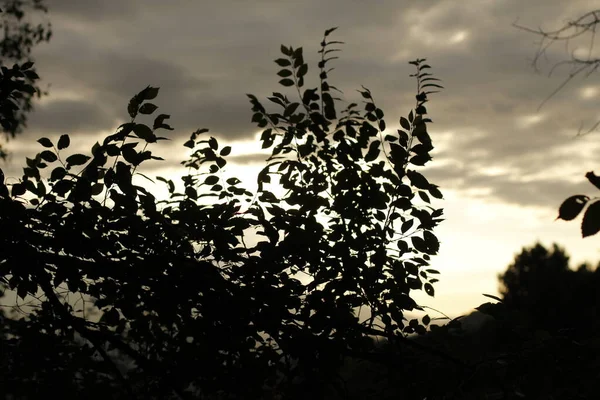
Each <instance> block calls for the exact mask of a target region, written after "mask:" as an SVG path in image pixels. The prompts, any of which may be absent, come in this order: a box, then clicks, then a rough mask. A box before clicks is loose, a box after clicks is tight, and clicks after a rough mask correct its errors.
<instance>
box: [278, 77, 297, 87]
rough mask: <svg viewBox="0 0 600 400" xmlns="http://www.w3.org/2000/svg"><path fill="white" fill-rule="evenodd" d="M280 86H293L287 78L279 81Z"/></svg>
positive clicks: (291, 81)
mask: <svg viewBox="0 0 600 400" xmlns="http://www.w3.org/2000/svg"><path fill="white" fill-rule="evenodd" d="M279 83H280V84H282V85H283V86H288V87H289V86H294V81H293V80H291V79H288V78H285V79H282V80H280V81H279Z"/></svg>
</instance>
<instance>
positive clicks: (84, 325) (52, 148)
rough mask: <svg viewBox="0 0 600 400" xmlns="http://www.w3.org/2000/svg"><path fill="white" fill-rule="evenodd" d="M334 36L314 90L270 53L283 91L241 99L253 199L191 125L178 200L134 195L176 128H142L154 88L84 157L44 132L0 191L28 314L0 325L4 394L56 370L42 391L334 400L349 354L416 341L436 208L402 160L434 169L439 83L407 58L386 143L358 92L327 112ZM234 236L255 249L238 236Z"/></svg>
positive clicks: (302, 71) (302, 74) (433, 192)
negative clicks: (256, 156) (412, 314)
mask: <svg viewBox="0 0 600 400" xmlns="http://www.w3.org/2000/svg"><path fill="white" fill-rule="evenodd" d="M333 31H334V29H329V30H327V31H326V32H325V36H324V38H323V41H322V43H321V48H320V50H319V53H320V54H321V61H320V62H319V64H318V67H317V70H318V86H317V87H316V88H313V87H310V88H305V82H304V80H305V78H306V77H307V73H308V65H307V64H306V63H305V62H304V59H303V50H302V48H296V49H294V48H292V47H285V46H282V47H281V52H282V57H281V58H279V59H277V60H275V62H276V63H277V65H278V66H279V67H280V68H281V69H280V70H279V72H278V76H279V77H280V80H279V83H280V84H281V85H282V86H284V87H286V88H290V89H291V94H289V95H288V94H283V93H279V92H275V93H273V95H272V96H271V97H269V98H268V100H269V102H270V103H272V104H273V105H274V106H275V107H276V110H277V111H274V112H271V111H267V109H266V107H265V106H263V104H262V103H261V102H260V101H259V100H258V98H256V97H255V96H253V95H248V97H249V99H250V103H251V106H252V110H253V112H254V115H253V118H252V121H253V122H255V123H256V124H257V125H258V126H259V127H260V128H262V129H263V133H262V135H261V141H262V147H263V148H269V149H272V154H271V156H270V157H269V158H268V160H267V166H266V167H265V168H264V169H263V170H262V171H261V172H260V173H259V174H258V177H257V182H258V191H257V193H255V194H254V193H251V192H249V191H248V190H246V189H244V188H243V187H242V185H241V182H240V180H239V179H237V178H235V177H228V176H227V175H226V173H227V170H226V168H225V167H226V165H227V159H226V157H227V155H228V154H229V153H230V152H231V147H229V146H221V145H220V144H219V143H218V141H217V139H216V138H214V137H208V136H207V135H208V134H207V130H206V129H200V130H197V131H195V132H193V133H192V134H191V136H190V139H189V141H187V142H186V143H185V146H187V147H189V148H190V149H192V154H191V157H190V159H188V160H186V161H184V162H182V164H183V166H184V167H186V168H187V169H188V174H187V175H186V176H184V177H183V190H181V191H179V189H178V187H177V185H175V183H174V182H172V181H170V180H168V179H165V178H161V177H157V178H156V179H157V180H159V181H161V182H162V183H164V184H166V185H167V187H168V190H169V193H170V198H169V199H168V200H166V201H156V199H155V197H154V196H153V195H152V193H151V192H150V191H148V190H147V189H145V188H144V187H141V186H138V185H136V184H135V183H134V181H133V179H134V176H136V175H139V176H141V177H144V178H146V179H148V180H150V181H152V182H154V181H153V180H152V179H150V178H148V177H146V176H145V175H143V174H142V173H141V172H139V169H140V168H141V167H140V166H141V165H142V164H143V163H144V162H146V161H148V160H162V159H161V158H160V157H157V156H155V155H154V153H153V152H151V151H150V150H149V146H151V145H152V144H154V143H156V142H158V141H161V140H168V138H166V137H161V136H159V134H160V133H159V132H165V131H168V130H171V129H172V128H171V127H170V126H169V125H168V124H167V123H166V120H167V119H168V118H169V115H167V114H159V115H158V116H156V117H155V118H154V120H153V122H152V123H151V124H147V123H145V122H144V120H145V119H146V118H148V117H149V116H150V115H153V114H155V112H156V110H157V108H158V106H157V105H155V104H154V103H153V102H152V101H153V100H155V99H156V97H157V95H158V93H159V89H158V88H154V87H150V86H149V87H147V88H146V89H144V90H142V91H141V92H139V93H138V94H137V95H135V96H134V97H133V98H132V99H131V101H130V102H129V104H128V106H127V112H128V114H129V116H130V118H131V120H130V122H127V123H124V124H123V125H121V126H120V127H119V128H118V129H117V131H116V132H115V133H114V134H112V135H109V136H108V137H106V138H105V139H104V141H103V142H102V143H96V144H95V145H94V146H93V147H92V150H91V155H85V154H68V153H67V152H68V149H69V146H70V143H71V139H70V137H69V136H68V135H63V136H61V137H60V138H59V139H58V141H56V142H54V141H52V140H50V139H49V138H41V139H39V140H38V142H39V144H40V145H41V146H42V148H43V149H42V150H41V151H40V152H39V153H38V154H37V155H36V156H35V157H33V158H28V159H27V166H26V167H25V168H24V169H23V172H24V174H23V177H22V178H21V179H20V181H18V182H15V183H8V182H7V181H5V180H4V179H2V181H1V182H0V221H1V223H2V227H3V229H2V233H1V236H0V243H2V248H3V249H6V250H3V251H2V252H0V277H1V279H2V281H3V282H4V283H5V284H6V286H7V287H8V288H10V289H11V290H14V291H16V293H17V295H18V296H19V297H20V298H21V299H23V300H27V301H29V302H32V303H33V304H32V306H34V307H35V308H34V310H33V311H32V312H31V313H29V315H28V316H27V317H26V318H24V319H21V320H19V321H16V322H14V323H12V322H11V323H9V324H8V325H7V326H5V328H4V329H5V330H6V332H5V341H4V343H3V346H4V347H5V351H4V352H3V354H5V355H7V357H10V359H11V360H13V361H10V365H11V367H10V368H9V369H8V370H9V373H7V374H4V375H5V377H4V379H5V381H4V382H3V386H4V387H5V388H6V390H5V392H6V393H11V394H14V395H15V396H21V397H22V398H35V397H36V396H38V392H37V391H38V390H43V388H44V386H43V385H41V386H39V385H31V384H30V382H31V380H34V381H35V382H47V383H48V384H51V383H52V382H57V379H59V378H57V376H60V377H62V379H67V378H65V377H68V379H72V377H75V380H74V382H73V383H72V384H70V385H65V386H64V390H65V392H64V393H57V392H56V389H53V390H52V392H53V393H54V394H55V395H57V396H60V395H65V396H68V397H86V398H90V397H89V396H90V395H92V396H94V395H98V396H105V393H106V391H110V392H111V393H112V394H111V398H119V396H121V397H125V398H133V397H138V398H160V399H164V398H170V397H171V396H174V397H178V398H196V397H198V396H200V397H202V398H214V397H218V398H261V397H264V398H270V397H272V396H273V395H274V394H273V391H276V392H278V393H281V394H283V395H285V396H286V398H294V397H296V398H307V397H308V396H313V395H314V396H319V395H320V394H322V393H324V392H325V391H326V390H327V388H329V389H331V388H335V386H336V385H335V382H336V381H335V375H336V373H337V371H338V369H339V367H340V366H341V365H342V361H343V359H344V357H346V356H351V357H358V358H361V357H362V358H369V357H370V355H371V354H373V345H372V340H371V339H370V337H371V336H381V337H386V338H388V340H389V341H390V342H393V343H395V345H396V346H398V347H399V348H401V347H403V344H410V343H411V341H409V340H408V339H406V337H405V336H406V335H407V334H410V333H414V332H418V333H424V332H425V331H426V326H427V325H428V324H429V322H430V317H429V316H427V315H424V316H423V317H422V318H421V319H419V320H417V319H412V320H410V321H407V320H406V318H405V312H406V311H413V310H419V309H420V307H419V306H418V305H417V303H416V302H415V301H414V300H413V298H412V297H411V293H412V291H414V290H425V291H426V292H427V293H428V294H429V295H431V296H433V295H434V288H433V284H434V283H435V282H436V281H437V279H436V278H435V276H436V274H438V272H437V271H435V270H432V269H430V268H429V267H428V264H429V260H430V257H431V256H432V255H434V254H436V253H437V251H438V248H439V242H438V240H437V238H436V237H435V235H434V234H433V230H434V228H435V227H436V226H437V224H438V223H439V222H440V221H441V216H442V210H441V209H436V208H433V207H432V206H431V205H429V203H430V196H433V197H435V198H441V197H442V195H441V193H440V191H439V189H438V187H437V186H435V185H433V184H432V183H430V182H429V181H428V180H427V179H426V178H425V177H424V176H423V175H421V173H419V172H418V171H417V169H415V166H416V167H420V166H423V165H425V164H426V163H427V162H429V161H430V160H431V156H430V154H429V153H430V151H431V150H432V149H433V146H432V142H431V138H430V136H429V134H428V133H427V123H428V122H430V120H429V119H428V118H427V117H426V114H427V110H426V107H425V104H426V103H427V101H428V95H429V94H431V93H432V92H433V91H434V90H435V89H437V88H441V86H440V85H439V84H438V83H437V81H438V80H437V79H436V78H434V77H433V76H432V75H431V73H430V72H429V71H430V68H431V67H430V66H429V65H427V64H425V60H423V59H419V60H416V61H414V62H411V64H413V66H414V67H415V70H416V72H415V74H414V75H412V76H413V77H414V78H415V79H416V81H417V95H416V104H415V108H414V109H413V110H411V111H410V112H409V113H408V115H407V116H406V117H401V118H400V129H398V130H397V131H396V132H393V133H390V132H389V131H387V124H386V121H385V118H384V113H383V111H382V110H381V109H380V108H378V107H377V105H376V103H375V100H374V97H373V95H372V94H371V92H370V91H369V90H368V89H366V88H364V87H363V88H362V89H361V90H359V93H360V96H361V97H362V100H363V101H362V104H361V105H360V106H359V105H358V104H356V103H350V104H348V105H347V106H346V107H345V108H344V109H342V110H341V111H339V109H338V107H339V104H340V103H341V100H340V99H339V98H338V97H336V93H338V94H339V93H341V92H340V90H338V89H337V88H336V87H334V86H333V85H331V84H330V81H329V74H330V71H331V68H330V63H331V61H332V60H333V59H335V58H336V57H332V53H333V52H334V51H336V50H338V49H337V48H336V45H339V44H340V43H341V42H338V41H332V40H330V38H329V36H330V34H331V33H332V32H333ZM26 66H27V65H21V66H20V67H19V68H20V69H21V70H23V69H26V68H25V67H26ZM17 70H18V68H17ZM4 117H5V118H10V117H11V116H10V115H4ZM45 171H49V173H48V174H46V175H44V172H45ZM277 190H279V192H281V194H279V192H277ZM249 233H256V234H257V235H259V237H261V238H262V239H260V240H259V241H258V242H257V243H255V244H249V243H246V238H247V235H248V234H249ZM367 310H368V311H367ZM94 312H95V313H96V314H94ZM365 314H367V316H365ZM98 315H100V317H99V318H98ZM33 332H37V333H39V334H33ZM33 342H35V343H38V345H37V346H36V351H35V352H33V353H32V352H24V351H23V348H27V346H30V345H31V343H33ZM40 343H41V344H42V345H39V344H40ZM111 351H113V353H111ZM114 351H116V352H117V353H118V356H117V357H115V353H114ZM98 356H99V357H98ZM118 359H120V361H118ZM5 362H7V361H6V360H5ZM124 365H129V367H127V368H125V367H124ZM44 366H45V368H44ZM24 376H25V377H27V376H30V377H31V378H30V379H23V378H24ZM90 381H93V382H94V383H93V386H91V387H90V386H89V385H88V383H89V382H90ZM232 382H235V385H232ZM98 387H101V388H103V390H99V391H96V388H98ZM45 393H47V391H45Z"/></svg>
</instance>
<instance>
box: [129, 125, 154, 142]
mask: <svg viewBox="0 0 600 400" xmlns="http://www.w3.org/2000/svg"><path fill="white" fill-rule="evenodd" d="M133 132H134V133H135V135H136V136H137V137H139V138H140V139H143V140H145V141H146V142H148V143H156V135H154V133H153V132H152V129H150V127H149V126H147V125H144V124H135V126H134V127H133Z"/></svg>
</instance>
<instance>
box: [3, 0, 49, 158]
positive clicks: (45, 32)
mask: <svg viewBox="0 0 600 400" xmlns="http://www.w3.org/2000/svg"><path fill="white" fill-rule="evenodd" d="M31 13H34V14H36V13H42V14H46V13H48V7H46V5H45V1H44V0H3V1H0V30H2V32H3V34H4V35H3V37H2V39H1V40H0V66H1V67H2V73H1V74H0V102H1V103H0V107H1V108H2V110H1V115H2V118H1V119H0V125H1V126H2V129H3V130H4V133H5V134H6V138H7V139H8V138H11V137H15V136H16V135H17V134H19V133H22V132H23V129H24V128H25V127H26V125H27V115H28V114H29V113H30V112H31V111H32V110H33V103H32V100H33V98H34V97H35V96H37V97H40V96H42V95H43V94H47V93H46V92H44V91H42V90H41V89H40V87H39V86H37V85H34V82H35V81H36V80H37V79H38V75H37V71H36V69H35V68H34V67H33V62H32V61H33V60H32V58H31V50H32V49H33V47H34V46H36V45H38V44H40V43H42V42H48V41H49V40H50V38H51V37H52V30H51V25H50V23H49V22H44V23H37V24H35V23H33V22H32V19H31V18H28V16H30V15H31ZM14 63H17V64H22V68H21V71H22V72H23V74H22V75H16V76H15V74H14V73H13V71H14V70H15V66H13V67H12V69H10V68H9V66H10V64H14ZM25 65H29V67H28V68H23V67H24V66H25ZM13 78H21V79H22V80H25V81H26V83H27V86H26V87H19V88H17V90H14V89H15V88H14V87H13V84H14V83H13V82H14V79H13ZM9 95H10V99H8V97H9ZM6 157H7V153H6V151H5V150H4V149H3V147H2V145H1V144H0V159H5V158H6Z"/></svg>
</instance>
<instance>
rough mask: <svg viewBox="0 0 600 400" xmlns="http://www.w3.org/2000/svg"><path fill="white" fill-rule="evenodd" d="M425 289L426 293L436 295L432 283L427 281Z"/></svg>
mask: <svg viewBox="0 0 600 400" xmlns="http://www.w3.org/2000/svg"><path fill="white" fill-rule="evenodd" d="M423 289H425V293H427V294H428V295H429V296H431V297H434V295H435V290H434V289H433V286H432V285H431V283H426V284H425V285H423Z"/></svg>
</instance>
